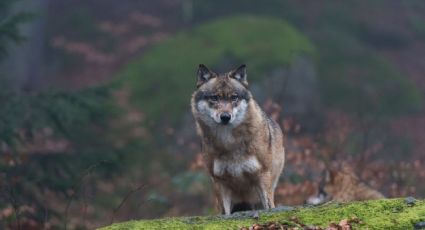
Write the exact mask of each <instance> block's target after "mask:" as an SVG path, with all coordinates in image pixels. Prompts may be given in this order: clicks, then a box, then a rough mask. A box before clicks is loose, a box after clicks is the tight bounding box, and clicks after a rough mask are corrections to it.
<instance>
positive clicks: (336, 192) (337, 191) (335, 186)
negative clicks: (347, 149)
mask: <svg viewBox="0 0 425 230" xmlns="http://www.w3.org/2000/svg"><path fill="white" fill-rule="evenodd" d="M382 198H385V197H384V195H383V194H382V193H380V192H378V191H377V190H375V189H373V188H371V187H370V186H368V185H367V184H365V183H364V182H362V181H361V180H360V179H359V178H358V177H357V175H356V173H355V172H354V170H353V169H352V168H351V167H350V166H348V165H343V166H341V167H338V168H334V167H332V168H329V169H328V170H326V171H324V176H323V177H322V180H321V181H320V184H319V191H318V194H317V195H315V196H312V197H309V198H308V199H307V200H306V203H307V204H313V205H316V204H321V203H325V202H327V201H337V202H348V201H360V200H374V199H382Z"/></svg>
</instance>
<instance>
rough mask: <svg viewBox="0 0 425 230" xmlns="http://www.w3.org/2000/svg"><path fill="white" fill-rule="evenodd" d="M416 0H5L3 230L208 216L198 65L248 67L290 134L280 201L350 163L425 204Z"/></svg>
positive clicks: (0, 115)
mask: <svg viewBox="0 0 425 230" xmlns="http://www.w3.org/2000/svg"><path fill="white" fill-rule="evenodd" d="M424 12H425V2H424V1H422V0H410V1H402V0H370V1H354V0H346V1H337V0H335V1H289V0H288V1H285V0H270V1H267V2H264V1H254V0H244V1H242V0H235V1H225V0H197V1H194V0H157V1H147V0H139V1H131V0H121V1H119V2H118V1H115V0H103V1H94V0H37V1H30V0H1V2H0V55H1V56H0V228H2V229H3V228H9V229H58V228H59V229H64V228H67V229H87V228H88V229H92V228H95V227H99V226H104V225H108V224H110V223H113V222H118V221H124V220H129V219H141V218H157V217H163V216H182V215H207V214H214V213H215V212H214V208H213V207H214V199H213V196H212V192H211V185H210V181H209V177H208V176H207V174H206V173H205V171H204V169H203V166H202V162H201V157H200V156H201V155H200V143H199V139H198V138H197V136H196V135H195V128H194V122H193V119H192V117H191V114H190V107H189V100H190V95H191V93H192V92H193V90H194V89H195V81H196V76H195V73H196V69H197V66H198V64H200V63H204V64H206V65H208V66H209V67H211V68H212V69H214V70H217V71H226V70H228V69H230V68H233V67H235V66H237V65H239V64H241V63H245V64H247V66H248V79H249V81H250V87H251V90H252V91H253V93H254V96H255V97H256V98H257V100H258V101H259V103H260V104H261V106H262V107H263V108H264V110H265V111H266V112H267V113H268V114H270V115H271V116H272V117H273V118H274V119H276V120H277V121H278V122H279V123H280V125H281V127H282V128H283V130H284V133H285V135H286V140H285V141H286V151H287V166H286V167H285V169H284V174H283V175H282V177H281V180H280V183H279V185H278V188H277V192H276V193H277V197H276V199H277V204H284V205H299V204H303V202H304V200H305V199H306V198H307V197H308V196H310V195H313V194H314V193H315V192H316V191H317V187H318V183H319V180H320V179H321V173H322V171H323V170H324V169H325V164H326V165H328V164H330V163H332V162H349V163H350V164H351V165H352V166H353V167H354V168H355V170H356V173H357V174H358V176H359V177H360V178H361V179H363V180H364V181H367V182H368V183H369V184H370V185H371V186H372V187H373V188H376V189H378V190H379V191H381V192H382V193H384V195H386V196H388V197H400V196H407V195H413V196H415V197H420V198H424V197H425V183H423V182H424V181H425V154H424V150H423V149H425V132H424V130H425V109H424V92H425V14H424Z"/></svg>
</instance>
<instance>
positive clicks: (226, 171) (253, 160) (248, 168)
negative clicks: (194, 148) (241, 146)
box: [213, 156, 261, 178]
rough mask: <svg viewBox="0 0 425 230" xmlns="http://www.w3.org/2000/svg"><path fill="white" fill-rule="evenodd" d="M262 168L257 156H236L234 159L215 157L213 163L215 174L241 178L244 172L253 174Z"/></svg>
mask: <svg viewBox="0 0 425 230" xmlns="http://www.w3.org/2000/svg"><path fill="white" fill-rule="evenodd" d="M260 169H261V165H260V162H258V159H257V157H255V156H249V157H244V158H242V157H235V158H233V159H215V160H214V165H213V174H214V176H218V177H221V176H225V175H226V176H227V175H228V176H231V177H235V178H239V177H242V176H244V174H253V173H255V172H257V171H258V170H260Z"/></svg>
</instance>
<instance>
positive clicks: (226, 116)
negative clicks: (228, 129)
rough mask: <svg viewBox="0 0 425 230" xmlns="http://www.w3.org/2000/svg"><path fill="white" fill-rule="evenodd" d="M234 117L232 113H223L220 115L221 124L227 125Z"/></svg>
mask: <svg viewBox="0 0 425 230" xmlns="http://www.w3.org/2000/svg"><path fill="white" fill-rule="evenodd" d="M231 118H232V115H231V114H230V113H222V114H221V115H220V120H221V124H223V125H227V124H228V123H229V121H230V119H231Z"/></svg>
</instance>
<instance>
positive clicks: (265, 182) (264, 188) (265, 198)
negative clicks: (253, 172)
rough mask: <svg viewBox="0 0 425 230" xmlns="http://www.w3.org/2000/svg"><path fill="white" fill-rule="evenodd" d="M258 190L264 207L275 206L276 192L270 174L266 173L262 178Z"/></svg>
mask: <svg viewBox="0 0 425 230" xmlns="http://www.w3.org/2000/svg"><path fill="white" fill-rule="evenodd" d="M256 192H257V194H258V196H259V198H260V201H261V204H262V205H263V208H264V209H270V208H274V197H273V196H274V192H273V187H272V185H271V180H270V177H269V175H264V176H263V177H262V178H261V179H260V183H259V184H258V185H257V187H256Z"/></svg>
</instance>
